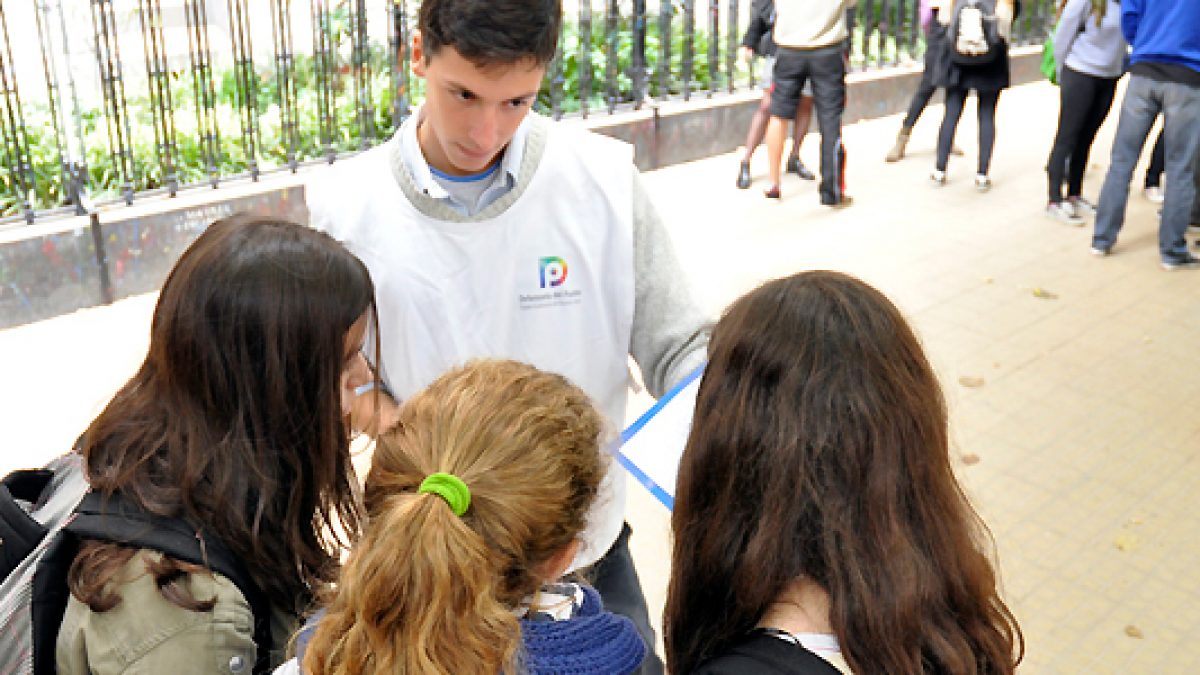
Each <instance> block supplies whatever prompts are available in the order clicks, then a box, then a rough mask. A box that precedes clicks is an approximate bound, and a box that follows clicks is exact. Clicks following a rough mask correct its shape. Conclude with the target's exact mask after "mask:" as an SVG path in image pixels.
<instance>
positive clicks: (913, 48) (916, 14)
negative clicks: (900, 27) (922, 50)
mask: <svg viewBox="0 0 1200 675" xmlns="http://www.w3.org/2000/svg"><path fill="white" fill-rule="evenodd" d="M900 6H901V7H904V2H903V0H901V2H900ZM908 18H909V30H908V57H909V58H911V59H915V58H917V40H918V39H919V38H920V36H921V3H920V2H919V1H917V0H914V2H913V3H912V11H910V12H909V17H908Z"/></svg>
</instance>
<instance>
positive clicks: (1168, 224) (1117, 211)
mask: <svg viewBox="0 0 1200 675" xmlns="http://www.w3.org/2000/svg"><path fill="white" fill-rule="evenodd" d="M1121 29H1122V30H1123V31H1124V33H1125V39H1126V40H1128V41H1129V43H1130V44H1132V45H1133V55H1132V56H1131V58H1130V63H1131V64H1132V65H1131V66H1130V68H1129V72H1130V78H1129V86H1128V87H1127V88H1126V90H1125V101H1124V103H1122V105H1121V121H1120V124H1119V125H1118V126H1117V135H1116V137H1115V138H1114V139H1113V146H1112V160H1111V161H1110V162H1109V166H1108V175H1107V176H1105V178H1104V187H1103V188H1102V189H1101V191H1100V204H1099V208H1098V209H1097V212H1096V225H1095V231H1094V232H1093V234H1092V254H1093V255H1096V256H1101V257H1103V256H1106V255H1109V254H1110V253H1112V249H1113V246H1114V245H1115V244H1116V243H1117V236H1118V235H1119V234H1120V233H1121V228H1122V226H1124V224H1125V207H1126V205H1127V202H1128V200H1129V183H1130V180H1131V179H1132V178H1133V171H1134V167H1135V166H1136V165H1137V161H1138V156H1139V155H1140V154H1141V152H1142V146H1143V145H1144V144H1145V143H1146V137H1147V136H1148V135H1149V134H1150V128H1151V127H1152V126H1153V125H1154V119H1155V118H1156V117H1157V116H1158V115H1159V113H1162V116H1163V141H1164V148H1165V151H1166V160H1167V161H1166V172H1167V175H1168V176H1170V179H1171V188H1170V189H1169V190H1167V192H1166V195H1165V198H1164V201H1163V213H1162V219H1161V220H1160V221H1159V226H1158V250H1159V255H1160V264H1161V265H1162V268H1163V269H1164V270H1178V269H1200V258H1197V257H1196V256H1194V255H1192V254H1191V253H1190V252H1189V251H1188V250H1187V240H1186V239H1185V238H1184V233H1185V232H1186V230H1187V226H1188V220H1189V218H1190V213H1189V212H1190V211H1191V210H1192V207H1193V204H1192V202H1193V200H1194V199H1195V195H1196V184H1195V175H1196V154H1197V152H1200V134H1198V133H1196V130H1197V129H1198V128H1200V2H1162V1H1161V0H1158V1H1156V0H1123V1H1122V3H1121Z"/></svg>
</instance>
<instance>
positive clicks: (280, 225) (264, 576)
mask: <svg viewBox="0 0 1200 675" xmlns="http://www.w3.org/2000/svg"><path fill="white" fill-rule="evenodd" d="M374 302H375V301H374V287H373V286H372V283H371V277H370V275H369V274H368V272H367V269H366V267H364V266H363V264H362V263H361V262H360V261H359V260H358V259H357V258H355V257H354V256H353V255H352V254H350V253H349V252H348V251H347V250H346V249H345V248H344V247H343V246H342V245H341V244H339V243H337V242H336V241H334V240H333V239H332V238H331V237H329V236H328V235H326V234H324V233H321V232H317V231H315V230H312V229H309V228H307V227H304V226H301V225H298V224H295V223H290V222H285V221H281V220H278V219H274V218H269V217H258V216H250V215H236V216H232V217H229V218H226V219H223V220H219V221H217V222H215V223H213V224H212V225H211V226H210V227H208V229H206V230H205V232H204V233H203V234H201V235H200V236H199V237H198V238H197V239H196V241H195V242H193V243H192V245H191V246H190V247H188V249H187V250H186V251H185V252H184V253H183V255H182V256H181V257H180V259H179V261H178V262H177V263H176V264H175V267H174V268H173V269H172V271H171V273H170V275H169V276H168V277H167V280H166V282H165V283H164V285H163V288H162V292H161V294H160V295H159V299H158V303H157V305H156V306H155V309H154V317H153V321H152V325H151V329H150V348H149V351H148V353H147V355H146V359H145V361H144V362H143V363H142V365H141V367H140V368H139V369H138V371H137V372H136V373H135V374H134V375H133V377H132V378H131V379H130V380H129V382H128V383H127V384H125V386H123V387H122V388H121V389H120V390H119V391H118V392H117V393H116V395H115V396H114V397H113V399H112V401H111V402H109V404H108V405H107V406H106V407H105V409H104V411H103V412H101V413H100V415H99V416H98V417H97V418H96V419H95V420H94V421H93V422H92V424H91V426H90V427H89V428H88V429H87V431H86V432H85V434H84V436H83V439H82V445H81V448H80V452H82V454H83V456H84V461H85V467H86V472H87V477H88V481H89V482H90V484H91V486H92V488H93V489H95V490H97V491H99V492H101V493H104V494H113V493H120V494H121V495H122V496H123V497H125V498H127V499H129V500H131V501H133V502H134V503H136V504H137V505H139V506H140V507H141V508H142V509H144V510H146V511H148V512H150V513H153V514H157V515H160V516H166V517H173V518H183V519H185V520H187V521H188V522H189V523H191V524H192V525H193V526H194V527H196V528H197V531H200V532H204V533H205V534H206V535H211V536H215V537H216V538H218V539H219V540H220V542H221V543H222V544H224V545H225V547H226V548H228V549H229V550H230V552H231V553H233V554H234V555H235V556H236V557H237V558H239V559H240V560H241V561H242V562H243V564H244V565H245V567H246V569H247V571H248V572H249V574H250V575H251V577H252V578H253V579H254V581H255V582H256V583H257V585H258V586H259V587H260V588H261V589H262V591H263V592H264V593H265V594H266V595H267V596H268V597H269V598H270V600H271V601H272V602H273V603H274V604H275V605H277V606H279V607H281V608H284V609H287V610H292V611H296V612H298V611H300V610H301V609H303V608H304V607H306V606H307V605H308V604H309V603H310V602H311V600H312V592H313V591H314V590H315V589H318V588H320V587H321V586H322V585H323V584H326V583H328V582H331V581H332V580H333V579H334V577H335V576H336V572H337V569H338V550H339V549H340V548H343V547H344V546H345V545H346V544H347V543H348V540H349V539H351V538H353V537H354V536H356V534H357V532H358V522H359V513H360V509H361V506H360V495H359V490H358V487H357V486H358V481H357V478H356V477H355V475H354V469H353V466H352V465H351V462H350V452H349V432H348V429H347V426H346V424H345V421H344V419H343V412H342V409H341V402H340V391H341V375H342V372H343V370H344V368H345V366H346V364H347V361H348V359H349V358H350V357H351V356H353V353H350V354H348V353H347V347H346V342H345V341H346V336H347V333H348V332H349V331H350V329H351V327H352V326H353V324H354V323H355V322H356V321H357V320H358V319H359V318H360V317H361V316H362V315H363V314H364V313H368V312H369V313H370V315H371V316H372V317H373V316H374ZM376 356H378V355H376ZM338 533H342V534H341V535H339V534H338ZM343 535H344V536H343ZM134 553H135V551H134V550H133V549H130V548H127V547H122V546H118V545H115V544H110V543H101V542H95V541H90V542H85V543H84V545H83V546H82V548H81V550H80V552H79V554H78V555H77V556H76V558H75V560H74V563H73V564H72V567H71V570H70V573H69V577H68V581H69V584H70V586H71V590H72V592H73V594H74V595H75V596H76V597H77V598H78V599H80V600H81V601H83V602H86V603H87V604H88V605H89V606H90V607H91V608H92V609H93V610H94V611H105V610H107V609H110V608H112V607H113V606H115V605H116V604H117V603H119V602H120V596H119V594H118V593H115V592H114V590H115V589H116V586H114V585H113V584H112V582H114V581H115V580H116V577H117V575H118V573H119V572H120V570H121V568H122V567H123V566H124V565H125V564H126V563H128V561H129V560H130V559H131V558H132V556H133V555H134ZM148 569H149V571H150V572H152V573H153V574H154V576H155V578H156V579H157V581H158V585H159V587H160V589H161V590H162V592H163V595H164V596H165V597H166V598H167V599H168V600H171V601H172V602H174V603H175V604H178V605H180V606H183V607H187V608H190V609H195V610H205V609H208V608H211V607H212V601H211V599H205V598H194V597H192V596H191V594H190V591H188V590H187V589H188V585H187V584H186V573H189V572H196V571H198V570H199V568H197V567H195V566H193V565H187V564H185V563H182V562H178V561H174V560H172V559H170V558H164V559H163V560H162V561H153V562H149V563H148Z"/></svg>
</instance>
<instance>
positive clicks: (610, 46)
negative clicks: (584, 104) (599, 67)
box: [604, 0, 621, 115]
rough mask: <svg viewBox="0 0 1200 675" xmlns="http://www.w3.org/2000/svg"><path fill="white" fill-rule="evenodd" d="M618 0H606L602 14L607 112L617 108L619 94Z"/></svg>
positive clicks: (619, 12)
mask: <svg viewBox="0 0 1200 675" xmlns="http://www.w3.org/2000/svg"><path fill="white" fill-rule="evenodd" d="M619 2H620V0H608V1H607V3H606V4H607V5H608V11H607V12H605V15H604V38H605V39H604V44H605V50H604V80H605V92H604V94H605V95H604V97H605V99H607V103H608V114H610V115H611V114H612V113H613V111H615V110H616V109H617V101H618V97H619V94H618V92H617V58H618V56H617V48H618V44H619V43H620V41H621V33H620V32H619V29H620V27H621V26H620V24H621V8H620V6H619Z"/></svg>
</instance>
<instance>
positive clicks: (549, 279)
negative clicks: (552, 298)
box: [538, 256, 567, 288]
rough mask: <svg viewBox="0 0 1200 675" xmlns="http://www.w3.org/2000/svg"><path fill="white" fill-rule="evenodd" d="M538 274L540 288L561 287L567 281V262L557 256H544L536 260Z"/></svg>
mask: <svg viewBox="0 0 1200 675" xmlns="http://www.w3.org/2000/svg"><path fill="white" fill-rule="evenodd" d="M538 274H539V277H540V280H541V284H542V285H541V287H542V288H547V287H549V288H553V287H555V286H562V285H563V284H564V283H566V281H567V261H565V260H563V259H562V258H559V257H558V256H546V257H545V258H541V259H539V260H538Z"/></svg>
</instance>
